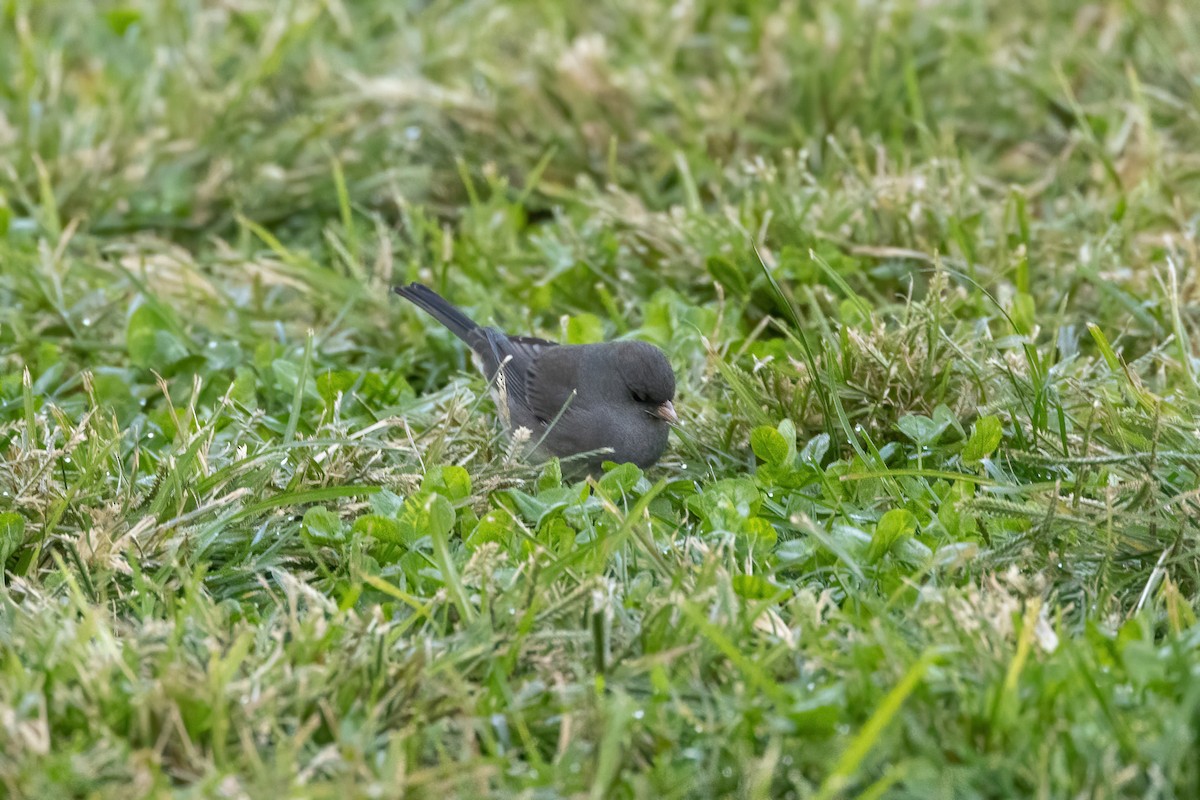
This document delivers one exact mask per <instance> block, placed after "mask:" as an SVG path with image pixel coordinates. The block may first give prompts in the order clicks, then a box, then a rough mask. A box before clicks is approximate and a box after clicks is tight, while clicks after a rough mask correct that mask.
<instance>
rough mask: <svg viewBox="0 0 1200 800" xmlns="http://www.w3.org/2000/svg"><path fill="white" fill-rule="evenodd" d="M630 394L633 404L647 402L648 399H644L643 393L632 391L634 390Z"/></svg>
mask: <svg viewBox="0 0 1200 800" xmlns="http://www.w3.org/2000/svg"><path fill="white" fill-rule="evenodd" d="M631 394H632V395H633V400H634V402H635V403H645V402H647V399H648V398H647V397H646V395H645V393H644V392H640V391H638V390H637V389H634V390H633V391H632V392H631Z"/></svg>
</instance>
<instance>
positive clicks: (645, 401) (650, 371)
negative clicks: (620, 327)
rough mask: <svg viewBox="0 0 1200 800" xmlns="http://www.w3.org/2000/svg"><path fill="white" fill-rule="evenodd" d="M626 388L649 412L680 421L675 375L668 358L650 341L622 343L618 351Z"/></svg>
mask: <svg viewBox="0 0 1200 800" xmlns="http://www.w3.org/2000/svg"><path fill="white" fill-rule="evenodd" d="M618 358H619V359H620V369H621V376H622V377H623V378H624V379H625V389H626V390H627V391H628V392H629V396H630V397H631V398H632V399H633V401H634V402H635V403H637V404H638V405H641V406H644V407H645V409H646V413H648V414H650V415H651V416H654V417H658V418H659V419H661V420H663V421H665V422H669V423H672V424H674V423H677V422H679V417H678V416H677V415H676V414H675V406H674V405H672V403H671V401H672V400H674V399H675V372H674V370H672V369H671V362H669V361H667V357H666V355H665V354H664V353H663V351H662V350H659V349H658V348H657V347H655V346H654V345H652V344H649V343H647V342H636V341H631V342H622V343H621V347H620V350H619V351H618Z"/></svg>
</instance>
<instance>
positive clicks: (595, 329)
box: [567, 314, 604, 344]
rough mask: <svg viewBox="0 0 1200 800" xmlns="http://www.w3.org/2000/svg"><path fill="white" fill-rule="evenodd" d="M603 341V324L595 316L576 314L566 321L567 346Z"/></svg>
mask: <svg viewBox="0 0 1200 800" xmlns="http://www.w3.org/2000/svg"><path fill="white" fill-rule="evenodd" d="M602 341H604V323H602V322H601V321H600V318H599V317H597V316H596V315H595V314H576V315H575V316H573V317H571V318H570V319H569V320H568V321H567V344H595V343H596V342H602Z"/></svg>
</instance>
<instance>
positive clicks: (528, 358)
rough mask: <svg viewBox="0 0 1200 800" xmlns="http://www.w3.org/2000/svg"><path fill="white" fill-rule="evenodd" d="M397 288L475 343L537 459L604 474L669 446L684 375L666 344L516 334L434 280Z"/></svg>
mask: <svg viewBox="0 0 1200 800" xmlns="http://www.w3.org/2000/svg"><path fill="white" fill-rule="evenodd" d="M392 291H394V292H395V293H396V294H398V295H400V296H401V297H403V298H404V299H405V300H408V301H409V302H411V303H412V304H413V305H415V306H417V307H418V308H420V309H421V310H423V311H425V312H426V313H427V314H429V315H430V316H432V317H433V318H434V319H436V320H437V321H438V322H440V323H441V324H442V325H444V326H445V327H446V328H448V329H449V330H450V332H451V333H453V334H454V335H455V336H457V337H458V338H459V339H461V340H462V341H463V342H465V343H466V344H467V345H468V346H469V347H470V348H471V351H472V353H473V360H474V361H475V364H476V366H478V367H479V368H480V370H481V371H482V372H483V374H484V376H485V377H486V378H487V379H488V381H489V383H490V385H491V388H492V395H493V398H494V399H495V401H496V408H497V411H498V412H499V414H500V417H501V419H502V420H503V421H504V424H505V426H506V427H507V428H508V431H509V433H510V434H512V435H513V436H514V438H517V437H520V438H521V439H525V438H527V441H528V442H529V446H528V448H527V454H528V455H530V456H533V457H535V458H543V459H549V458H550V457H558V458H559V459H560V461H561V463H562V467H563V472H564V474H568V475H575V474H578V475H584V474H590V475H598V474H600V472H601V471H602V466H603V464H604V462H605V461H613V462H616V463H632V464H635V465H636V466H638V467H641V468H646V467H650V466H652V465H653V464H655V463H657V461H658V460H659V458H660V457H661V456H662V454H663V452H664V451H665V450H666V448H667V439H668V433H669V431H670V429H671V426H672V425H675V424H677V423H678V422H679V417H678V415H677V414H676V413H675V406H674V405H673V403H672V401H673V400H674V399H675V372H674V370H672V369H671V363H670V361H668V360H667V356H666V354H665V353H663V351H662V350H660V349H659V348H658V347H655V346H654V345H652V344H650V343H649V342H643V341H638V340H618V341H611V342H602V343H598V344H559V343H558V342H552V341H549V340H547V339H539V338H536V337H532V336H510V335H508V334H507V333H504V332H503V331H501V330H498V329H497V328H492V327H485V326H482V325H479V324H477V323H476V322H475V321H474V320H472V319H471V318H470V317H468V316H467V315H466V314H464V313H463V312H462V311H461V310H460V309H458V308H457V307H455V306H454V305H453V304H452V303H450V302H449V301H448V300H446V299H445V298H444V297H442V296H441V295H439V294H438V293H437V292H435V291H434V290H433V289H430V288H429V287H428V286H425V285H424V284H421V283H410V284H408V285H407V286H394V287H392ZM522 429H524V430H526V431H528V434H525V433H522V432H521V430H522Z"/></svg>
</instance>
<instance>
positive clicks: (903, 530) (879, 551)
mask: <svg viewBox="0 0 1200 800" xmlns="http://www.w3.org/2000/svg"><path fill="white" fill-rule="evenodd" d="M916 530H917V518H916V517H915V516H913V513H912V512H911V511H909V510H908V509H906V508H893V509H892V510H891V511H889V512H887V513H886V514H884V515H883V516H882V517H880V519H879V523H878V524H877V525H876V526H875V533H874V535H872V536H871V544H870V546H869V547H868V548H867V561H868V562H870V563H875V562H876V561H878V560H879V559H881V558H883V556H884V555H885V554H886V553H887V552H888V551H889V550H891V549H892V548H893V547H895V546H896V544H897V543H898V542H900V541H901V540H903V539H908V538H910V537H911V536H912V535H913V533H915V532H916Z"/></svg>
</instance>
